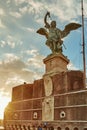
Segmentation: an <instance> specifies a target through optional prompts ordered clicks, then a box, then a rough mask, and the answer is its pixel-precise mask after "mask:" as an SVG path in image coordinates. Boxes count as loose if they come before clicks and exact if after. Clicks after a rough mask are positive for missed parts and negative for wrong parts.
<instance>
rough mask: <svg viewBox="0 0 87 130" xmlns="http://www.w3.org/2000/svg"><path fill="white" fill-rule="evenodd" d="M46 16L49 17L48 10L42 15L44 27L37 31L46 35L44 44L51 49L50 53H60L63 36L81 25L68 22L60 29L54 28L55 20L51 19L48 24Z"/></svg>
mask: <svg viewBox="0 0 87 130" xmlns="http://www.w3.org/2000/svg"><path fill="white" fill-rule="evenodd" d="M47 16H49V17H50V12H47V13H46V15H45V17H44V23H45V28H46V29H45V28H40V29H39V30H37V33H39V34H41V35H44V36H45V37H46V39H47V40H46V45H47V46H48V47H49V48H50V49H51V51H52V53H62V44H63V40H62V39H63V38H64V37H66V36H67V35H68V34H69V33H70V32H71V31H72V30H76V29H78V28H79V27H81V24H78V23H69V24H68V25H66V26H65V28H64V30H63V31H61V30H60V29H59V28H56V21H52V22H51V23H50V24H49V23H48V22H47Z"/></svg>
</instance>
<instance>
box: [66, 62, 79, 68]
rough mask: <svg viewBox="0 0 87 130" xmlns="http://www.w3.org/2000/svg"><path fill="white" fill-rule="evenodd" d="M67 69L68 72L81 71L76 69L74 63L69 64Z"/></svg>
mask: <svg viewBox="0 0 87 130" xmlns="http://www.w3.org/2000/svg"><path fill="white" fill-rule="evenodd" d="M67 68H68V70H79V69H78V68H76V67H75V65H74V64H73V63H72V62H70V63H69V64H68V66H67Z"/></svg>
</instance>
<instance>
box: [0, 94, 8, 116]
mask: <svg viewBox="0 0 87 130" xmlns="http://www.w3.org/2000/svg"><path fill="white" fill-rule="evenodd" d="M9 101H10V98H9V97H6V96H0V119H3V117H4V110H5V107H6V106H7V104H8V102H9Z"/></svg>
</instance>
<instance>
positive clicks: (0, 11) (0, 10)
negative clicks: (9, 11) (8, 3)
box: [0, 8, 5, 16]
mask: <svg viewBox="0 0 87 130" xmlns="http://www.w3.org/2000/svg"><path fill="white" fill-rule="evenodd" d="M3 15H5V12H4V10H3V9H2V8H0V16H3Z"/></svg>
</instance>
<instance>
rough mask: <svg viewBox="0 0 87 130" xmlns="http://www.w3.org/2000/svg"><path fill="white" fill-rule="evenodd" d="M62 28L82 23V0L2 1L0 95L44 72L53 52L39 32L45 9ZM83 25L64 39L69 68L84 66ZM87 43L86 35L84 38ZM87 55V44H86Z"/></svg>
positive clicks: (8, 95) (8, 93) (6, 95)
mask: <svg viewBox="0 0 87 130" xmlns="http://www.w3.org/2000/svg"><path fill="white" fill-rule="evenodd" d="M47 11H49V12H50V13H51V19H49V22H51V20H56V22H57V27H58V28H60V29H61V30H63V29H64V26H65V25H67V24H68V23H70V22H77V23H81V0H0V97H7V98H11V90H12V87H14V86H16V85H19V84H22V83H24V82H27V83H31V82H33V81H34V80H36V79H39V78H41V77H42V75H43V74H44V72H45V69H44V68H45V67H44V64H43V59H44V58H45V57H46V56H47V55H48V54H50V53H51V51H50V49H49V48H48V47H47V46H46V45H45V42H46V38H45V37H44V36H41V35H39V34H37V33H36V31H37V30H38V29H39V28H41V27H44V20H43V19H44V16H45V14H46V12H47ZM86 11H87V0H84V17H85V21H84V22H85V27H86V28H85V33H87V12H86ZM81 35H82V28H79V29H78V30H75V31H72V32H71V33H70V34H69V35H68V36H67V37H66V38H65V39H64V45H65V46H66V49H65V48H64V47H63V54H64V55H66V56H68V59H70V64H69V69H80V70H82V69H83V66H82V54H81V52H82V45H81V44H82V40H81V39H82V36H81ZM85 43H87V37H85ZM86 56H87V46H86Z"/></svg>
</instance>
